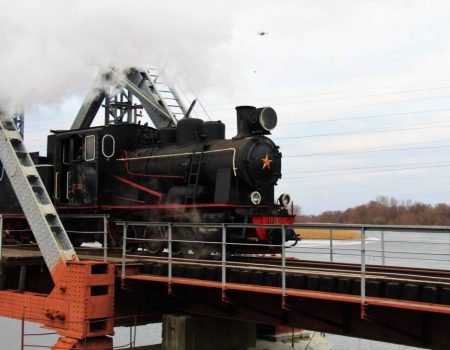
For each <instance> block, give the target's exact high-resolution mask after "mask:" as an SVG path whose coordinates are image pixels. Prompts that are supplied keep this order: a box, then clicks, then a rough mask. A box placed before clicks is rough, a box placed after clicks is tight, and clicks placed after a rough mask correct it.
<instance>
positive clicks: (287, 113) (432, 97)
mask: <svg viewBox="0 0 450 350" xmlns="http://www.w3.org/2000/svg"><path fill="white" fill-rule="evenodd" d="M440 98H450V95H443V96H428V97H421V98H413V99H403V100H395V101H385V102H376V103H366V104H358V105H347V106H339V107H327V108H318V109H309V110H304V111H296V112H283V114H284V115H290V114H306V113H314V112H323V111H333V110H338V109H346V108H354V107H370V106H379V105H384V104H397V103H403V102H415V101H422V100H432V99H440ZM272 106H276V105H272ZM230 119H231V118H230ZM224 120H228V118H224Z"/></svg>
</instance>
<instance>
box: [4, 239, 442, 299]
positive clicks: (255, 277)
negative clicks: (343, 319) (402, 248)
mask: <svg viewBox="0 0 450 350" xmlns="http://www.w3.org/2000/svg"><path fill="white" fill-rule="evenodd" d="M4 249H5V250H7V249H8V248H7V247H5V248H4ZM10 249H11V248H10ZM14 250H15V251H16V252H15V254H16V255H20V254H21V251H23V252H25V251H28V252H34V254H35V255H36V256H39V250H38V249H37V247H36V246H16V247H14ZM77 253H78V255H79V256H80V257H81V258H82V259H96V260H97V259H103V253H104V251H103V249H102V248H81V249H77ZM107 253H108V260H109V261H111V262H113V263H116V264H117V265H120V264H121V262H122V250H121V249H120V248H110V249H108V251H107ZM126 264H127V265H134V266H137V267H138V268H137V273H138V274H141V275H146V276H167V275H168V265H169V262H168V256H167V255H161V256H150V255H149V254H148V253H146V252H145V251H137V252H135V253H134V254H128V255H127V258H126ZM171 264H172V276H173V277H179V278H187V279H196V280H206V281H222V261H221V257H220V256H215V259H212V260H199V259H194V258H193V257H192V258H191V257H185V258H173V259H172V260H171ZM226 269H227V270H226V271H227V272H226V273H227V275H226V282H227V283H239V284H248V285H259V286H270V287H281V286H282V275H283V272H282V260H281V258H279V257H277V256H270V257H254V256H232V257H228V258H227V261H226ZM285 276H286V287H287V288H291V289H303V290H313V291H321V292H332V293H341V294H352V295H359V294H360V293H361V266H360V265H359V264H351V263H331V262H323V261H311V260H297V259H293V258H288V259H286V266H285ZM365 279H366V284H365V286H366V294H367V296H375V297H385V298H392V299H400V300H413V301H422V302H427V303H435V304H444V305H450V271H445V270H437V269H417V268H412V267H397V266H379V265H367V266H366V270H365Z"/></svg>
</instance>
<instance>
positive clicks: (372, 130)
mask: <svg viewBox="0 0 450 350" xmlns="http://www.w3.org/2000/svg"><path fill="white" fill-rule="evenodd" d="M448 127H450V124H436V125H431V124H424V125H420V124H415V125H411V126H409V127H404V128H384V129H366V130H358V131H343V132H333V133H323V134H310V135H301V136H288V137H274V138H276V139H278V140H293V139H301V138H310V137H328V136H341V135H357V134H374V133H380V132H392V131H408V130H422V129H433V128H448Z"/></svg>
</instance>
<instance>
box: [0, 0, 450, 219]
mask: <svg viewBox="0 0 450 350" xmlns="http://www.w3.org/2000/svg"><path fill="white" fill-rule="evenodd" d="M156 3H157V2H150V1H129V0H128V1H119V0H116V1H114V0H112V1H111V0H110V1H106V0H97V1H87V0H81V1H80V0H79V1H77V2H70V3H69V2H61V1H55V0H43V1H35V2H32V4H31V5H30V2H25V1H15V2H14V3H13V4H11V2H10V1H6V0H0V5H1V7H2V12H1V13H0V48H1V49H0V50H1V51H0V80H1V82H0V93H1V96H2V97H3V98H5V97H8V98H10V100H12V101H14V103H19V102H20V101H23V103H24V104H25V105H26V118H27V119H26V137H25V138H26V143H27V145H28V146H29V149H30V150H34V149H39V150H41V151H44V150H45V143H46V135H47V131H48V129H50V128H53V129H56V128H68V127H70V124H71V122H72V120H73V118H74V116H75V115H76V113H77V111H78V108H79V107H80V104H81V101H82V100H83V98H84V96H85V94H86V92H87V90H88V89H89V87H90V86H91V85H92V83H93V78H94V77H95V74H96V72H97V71H98V69H99V68H101V67H103V66H107V65H115V66H119V67H125V66H127V65H136V64H149V65H154V66H158V67H159V68H160V69H161V70H162V71H163V72H164V73H165V76H166V79H167V80H168V81H169V82H170V83H172V84H175V85H177V87H178V88H179V90H180V92H181V93H182V94H183V96H186V97H187V99H191V98H193V96H194V95H195V96H197V97H199V98H200V100H201V101H202V103H203V105H204V106H205V108H206V110H207V111H208V113H209V115H210V116H211V117H212V119H220V120H222V121H224V122H226V124H227V128H228V135H229V136H232V135H233V134H234V133H235V111H234V107H235V106H236V105H239V104H247V105H255V106H272V107H274V108H275V110H276V111H277V113H278V117H279V125H278V127H277V128H276V129H275V130H274V132H273V139H274V140H275V142H277V143H278V144H279V145H280V147H281V151H282V153H283V156H284V158H283V178H282V179H281V180H280V182H279V186H278V187H277V193H279V194H280V193H283V192H287V193H290V194H291V196H292V198H293V200H294V202H295V203H296V204H299V205H300V206H301V207H302V208H303V212H304V213H306V214H311V213H319V212H321V211H324V210H336V209H345V208H348V207H351V206H354V205H357V204H361V203H365V202H367V201H369V200H371V199H374V198H375V197H377V196H379V195H385V196H393V197H397V198H398V199H405V200H406V199H411V200H413V201H423V202H427V203H431V204H435V203H439V202H447V203H448V202H449V198H450V184H449V170H450V156H449V155H448V153H449V150H450V137H449V136H447V135H448V133H449V130H450V45H449V39H448V36H449V34H450V21H449V20H448V14H449V13H450V2H448V1H411V0H410V1H364V2H362V1H331V0H330V1H262V0H259V1H240V2H234V1H193V2H189V4H188V2H181V1H179V2H170V4H164V5H162V4H156ZM161 3H162V2H161ZM259 31H265V32H268V35H264V36H260V35H258V34H257V32H259ZM197 115H198V116H201V117H204V113H202V112H201V111H197Z"/></svg>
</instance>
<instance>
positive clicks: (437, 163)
mask: <svg viewBox="0 0 450 350" xmlns="http://www.w3.org/2000/svg"><path fill="white" fill-rule="evenodd" d="M442 164H450V160H446V161H439V162H428V163H423V162H421V163H409V164H387V165H373V166H363V167H352V168H338V169H323V170H302V171H290V172H289V174H306V173H323V172H330V171H348V170H362V169H381V168H392V167H399V166H418V165H420V166H424V165H442Z"/></svg>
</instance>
